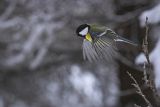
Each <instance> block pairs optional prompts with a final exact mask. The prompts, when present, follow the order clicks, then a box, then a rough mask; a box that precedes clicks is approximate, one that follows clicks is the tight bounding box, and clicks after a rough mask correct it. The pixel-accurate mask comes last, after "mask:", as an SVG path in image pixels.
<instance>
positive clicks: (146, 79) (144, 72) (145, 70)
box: [143, 62, 149, 86]
mask: <svg viewBox="0 0 160 107" xmlns="http://www.w3.org/2000/svg"><path fill="white" fill-rule="evenodd" d="M143 76H144V77H143V80H144V82H145V85H146V86H148V84H149V81H148V76H147V68H146V63H145V62H144V65H143Z"/></svg>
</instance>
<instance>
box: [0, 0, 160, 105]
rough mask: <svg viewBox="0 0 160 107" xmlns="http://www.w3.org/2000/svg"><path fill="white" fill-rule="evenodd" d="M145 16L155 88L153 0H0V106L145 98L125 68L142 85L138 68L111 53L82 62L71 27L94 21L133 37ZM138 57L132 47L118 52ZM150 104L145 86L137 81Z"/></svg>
mask: <svg viewBox="0 0 160 107" xmlns="http://www.w3.org/2000/svg"><path fill="white" fill-rule="evenodd" d="M146 16H148V18H149V23H150V33H149V49H150V53H151V54H150V59H151V62H152V64H153V68H154V73H155V83H156V87H157V89H159V88H160V66H159V65H160V38H159V37H160V26H159V25H160V4H159V0H0V107H133V105H134V104H138V105H141V106H145V102H144V101H143V99H142V98H141V96H139V95H137V94H136V92H135V90H134V88H133V86H131V83H132V82H133V81H132V80H131V79H130V78H129V76H128V75H127V73H126V71H128V72H130V73H131V74H132V75H133V76H135V78H136V79H137V81H138V82H139V84H140V86H142V88H143V80H142V78H143V73H142V72H141V71H140V70H139V69H136V68H135V67H134V66H136V65H134V66H130V65H131V64H128V65H127V64H124V63H122V62H121V61H118V60H115V61H112V62H110V63H89V62H87V61H84V60H83V57H82V50H81V45H82V39H81V38H78V37H77V36H76V34H75V29H76V28H77V26H78V25H80V24H82V23H97V24H102V25H104V26H108V27H110V28H112V29H114V30H115V31H116V32H117V33H118V34H120V35H124V37H125V38H128V39H130V40H132V41H134V42H136V43H139V44H141V43H142V38H143V37H144V35H145V27H144V26H145V18H146ZM121 53H122V55H124V56H125V57H126V58H127V59H128V60H129V61H130V62H131V63H133V64H134V63H136V64H137V66H138V65H143V63H144V62H145V57H144V55H143V54H142V53H141V52H140V51H139V50H136V49H131V50H130V49H127V50H125V51H122V52H121ZM143 91H144V93H146V95H147V98H148V99H149V100H150V101H151V102H152V103H153V104H154V101H153V100H152V99H153V98H152V97H153V96H152V93H151V91H150V90H148V89H145V88H143Z"/></svg>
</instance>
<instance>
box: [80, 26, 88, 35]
mask: <svg viewBox="0 0 160 107" xmlns="http://www.w3.org/2000/svg"><path fill="white" fill-rule="evenodd" d="M87 33H88V27H86V28H85V29H83V30H82V31H80V32H79V34H80V35H82V36H83V35H84V36H85V35H86V34H87Z"/></svg>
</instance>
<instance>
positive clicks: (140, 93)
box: [127, 72, 153, 107]
mask: <svg viewBox="0 0 160 107" xmlns="http://www.w3.org/2000/svg"><path fill="white" fill-rule="evenodd" d="M127 74H128V75H129V77H130V78H131V79H132V80H133V81H134V83H133V84H132V85H133V86H134V87H135V88H136V89H137V91H136V92H137V94H139V95H140V96H142V98H143V99H144V101H145V102H146V104H147V105H148V106H147V107H153V106H152V104H151V103H150V101H149V100H148V99H147V98H146V96H145V95H144V94H143V92H142V90H141V88H140V86H139V84H138V82H137V81H136V79H135V78H134V77H133V76H132V75H131V74H130V73H129V72H127Z"/></svg>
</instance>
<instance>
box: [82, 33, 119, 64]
mask: <svg viewBox="0 0 160 107" xmlns="http://www.w3.org/2000/svg"><path fill="white" fill-rule="evenodd" d="M116 54H117V48H116V46H115V43H114V41H113V40H110V39H108V38H105V36H104V37H100V38H95V39H94V41H93V43H91V42H89V41H87V40H84V41H83V57H84V59H88V60H89V61H90V62H93V61H97V60H106V61H111V60H112V59H113V58H114V57H115V56H116Z"/></svg>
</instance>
